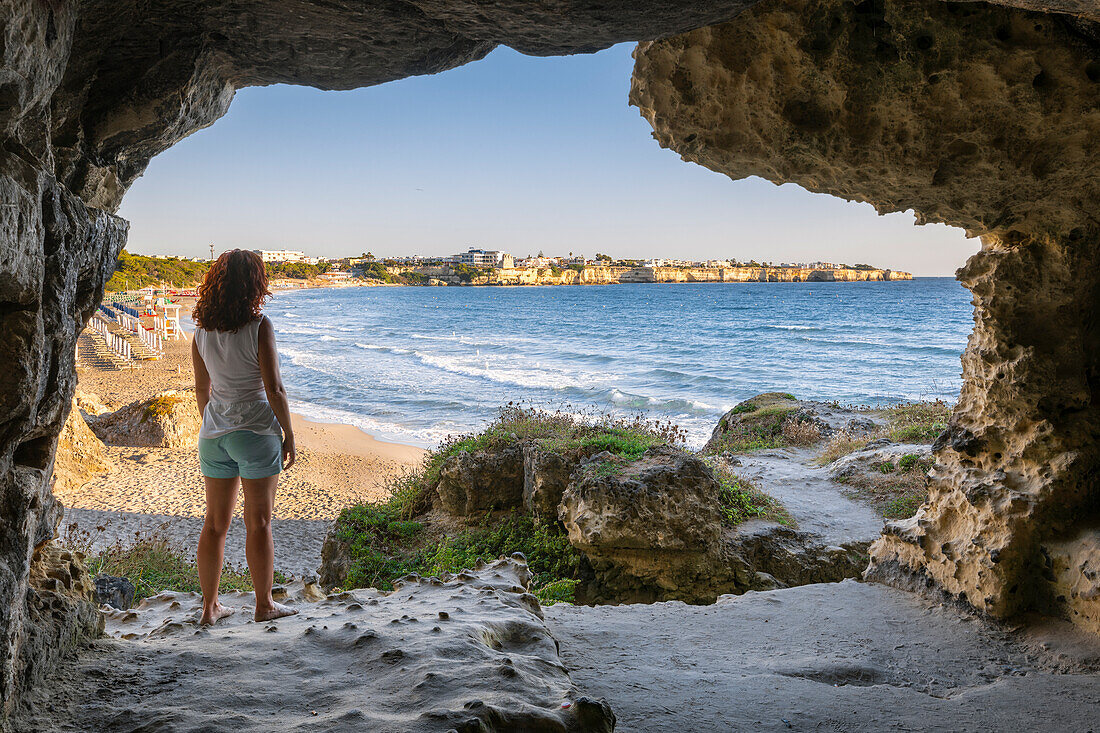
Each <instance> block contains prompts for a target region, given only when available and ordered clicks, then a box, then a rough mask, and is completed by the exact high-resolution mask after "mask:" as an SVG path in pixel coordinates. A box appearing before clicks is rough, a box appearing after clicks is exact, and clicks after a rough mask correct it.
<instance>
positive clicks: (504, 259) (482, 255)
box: [451, 247, 515, 270]
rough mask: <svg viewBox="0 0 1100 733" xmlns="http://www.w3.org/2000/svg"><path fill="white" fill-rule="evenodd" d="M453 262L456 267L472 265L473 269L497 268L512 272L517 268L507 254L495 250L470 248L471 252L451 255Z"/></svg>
mask: <svg viewBox="0 0 1100 733" xmlns="http://www.w3.org/2000/svg"><path fill="white" fill-rule="evenodd" d="M451 262H453V263H454V264H456V265H471V266H472V267H497V268H501V269H504V270H510V269H512V268H513V267H515V260H514V259H513V257H512V255H510V254H508V253H507V252H501V251H499V250H494V249H477V248H476V247H470V249H469V251H467V252H462V253H460V254H456V255H451Z"/></svg>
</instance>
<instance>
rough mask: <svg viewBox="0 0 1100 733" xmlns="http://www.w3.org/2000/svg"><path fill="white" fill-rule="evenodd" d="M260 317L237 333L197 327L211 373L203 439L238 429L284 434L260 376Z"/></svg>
mask: <svg viewBox="0 0 1100 733" xmlns="http://www.w3.org/2000/svg"><path fill="white" fill-rule="evenodd" d="M264 318H266V316H260V317H259V318H257V319H256V320H254V321H251V322H249V323H247V324H245V325H244V326H241V328H239V329H238V330H237V332H236V333H231V332H229V331H207V330H205V329H202V328H196V329H195V346H196V347H197V348H198V351H199V356H201V357H202V361H203V363H204V364H205V365H206V371H207V372H209V374H210V401H209V402H207V403H206V410H205V411H204V412H203V415H202V427H201V428H200V429H199V437H200V438H216V437H218V436H220V435H225V434H226V433H231V432H233V431H235V430H251V431H252V432H254V433H258V434H260V435H282V430H281V429H280V427H279V421H278V419H277V418H276V417H275V413H274V412H273V411H272V409H271V405H269V404H268V403H267V392H266V391H265V390H264V380H263V377H262V376H260V358H259V352H260V349H259V332H260V322H261V321H262V320H263V319H264Z"/></svg>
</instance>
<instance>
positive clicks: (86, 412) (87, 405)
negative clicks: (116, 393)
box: [73, 389, 111, 422]
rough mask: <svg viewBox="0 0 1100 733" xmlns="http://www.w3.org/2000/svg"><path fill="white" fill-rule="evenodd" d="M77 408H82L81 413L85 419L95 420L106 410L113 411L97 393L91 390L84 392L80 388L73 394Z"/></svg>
mask: <svg viewBox="0 0 1100 733" xmlns="http://www.w3.org/2000/svg"><path fill="white" fill-rule="evenodd" d="M73 400H74V402H75V407H76V409H78V410H80V414H81V415H82V416H83V417H84V420H85V421H86V422H87V421H94V420H95V418H97V417H99V416H100V415H102V414H103V413H105V412H111V408H109V407H107V405H105V404H103V402H102V401H101V400H100V399H99V397H98V396H97V395H94V394H92V393H91V392H82V391H80V390H79V389H78V390H77V391H76V393H75V394H74V395H73Z"/></svg>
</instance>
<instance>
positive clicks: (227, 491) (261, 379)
mask: <svg viewBox="0 0 1100 733" xmlns="http://www.w3.org/2000/svg"><path fill="white" fill-rule="evenodd" d="M269 297H271V292H270V291H269V290H268V289H267V273H266V272H265V270H264V264H263V262H262V261H261V260H260V257H259V255H257V254H256V253H255V252H249V251H247V250H241V249H234V250H230V251H229V252H225V253H224V254H222V256H221V257H219V258H218V261H217V262H215V263H214V266H213V267H211V268H210V270H209V271H208V272H207V273H206V277H204V278H203V281H202V285H201V286H200V287H199V300H198V303H196V304H195V310H194V311H193V312H192V314H191V317H192V319H193V320H194V321H195V325H196V327H197V328H196V329H195V338H194V341H193V342H192V344H191V360H192V361H193V362H194V365H195V397H196V399H197V400H198V403H199V413H200V414H201V415H202V427H201V428H200V430H199V466H200V468H201V469H202V475H203V476H204V477H205V479H206V521H205V522H204V523H203V526H202V534H201V535H200V536H199V549H198V567H199V584H200V585H201V586H202V617H201V618H200V620H199V622H200V623H202V624H214V623H216V622H217V621H218V620H219V619H222V618H225V617H226V616H228V615H229V614H231V613H233V611H232V609H229V608H226V607H225V606H223V605H221V604H220V603H218V584H219V582H220V581H221V574H222V564H223V561H224V560H223V557H224V553H225V535H226V532H228V531H229V523H230V521H231V520H232V519H233V510H234V508H235V507H236V505H237V487H238V484H239V485H240V486H242V487H243V488H244V526H245V529H246V530H247V532H248V536H247V538H246V540H245V558H246V559H247V560H248V571H249V572H250V573H251V575H252V585H253V586H254V587H255V589H256V620H257V621H270V620H271V619H276V618H281V617H283V616H289V615H291V614H295V613H297V611H296V610H294V609H292V608H288V607H286V606H283V605H281V604H278V603H275V601H274V599H272V597H271V582H272V579H273V575H274V569H275V568H274V565H275V544H274V542H273V541H272V538H271V508H272V506H273V505H274V503H275V487H276V486H277V485H278V483H279V471H280V470H283V469H287V468H290V467H291V466H292V465H294V459H295V457H296V453H295V450H294V430H293V428H292V427H291V424H290V406H289V405H288V404H287V399H286V390H285V389H284V388H283V381H282V378H281V377H280V376H279V357H278V354H277V353H276V351H275V331H274V329H273V328H272V327H271V321H269V320H268V319H267V317H266V316H264V315H262V314H261V313H260V308H261V307H262V305H263V303H264V301H265V300H267V299H268V298H269ZM280 426H281V428H282V429H281V430H280Z"/></svg>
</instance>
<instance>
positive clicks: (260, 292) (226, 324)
mask: <svg viewBox="0 0 1100 733" xmlns="http://www.w3.org/2000/svg"><path fill="white" fill-rule="evenodd" d="M270 297H271V291H270V290H268V289H267V270H266V269H265V268H264V263H263V260H261V259H260V256H259V255H258V254H256V253H255V252H251V251H249V250H247V249H231V250H229V251H228V252H223V253H222V255H221V257H219V258H218V260H217V261H216V262H215V263H214V265H213V266H212V267H211V268H210V269H209V270H207V271H206V275H205V276H204V277H203V279H202V285H200V286H199V301H198V303H196V304H195V309H194V310H193V311H192V312H191V318H192V320H194V321H195V324H196V325H197V326H198V327H199V328H202V329H205V330H207V331H230V332H236V331H237V330H238V329H239V328H241V326H244V325H246V324H248V323H251V322H252V321H254V320H256V319H257V318H259V317H260V311H261V309H262V308H263V304H264V301H265V300H267V299H268V298H270Z"/></svg>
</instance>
